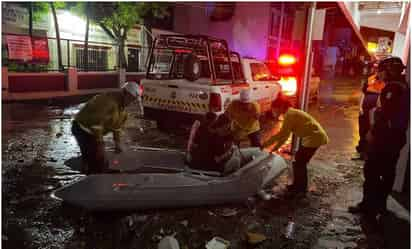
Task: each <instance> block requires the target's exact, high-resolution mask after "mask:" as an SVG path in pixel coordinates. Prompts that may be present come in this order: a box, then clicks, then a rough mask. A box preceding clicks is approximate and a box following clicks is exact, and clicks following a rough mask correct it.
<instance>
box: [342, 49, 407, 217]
mask: <svg viewBox="0 0 412 249" xmlns="http://www.w3.org/2000/svg"><path fill="white" fill-rule="evenodd" d="M404 68H405V66H404V65H403V63H402V60H401V59H400V58H399V57H390V58H386V59H384V60H382V61H381V62H379V65H378V77H379V79H382V80H383V81H384V82H385V87H384V88H383V89H382V91H381V94H380V95H379V99H378V105H377V108H376V110H375V111H374V112H372V114H373V115H372V116H371V121H373V123H372V124H371V125H372V126H371V129H370V131H369V132H368V135H367V139H368V153H367V159H366V161H365V165H364V168H363V173H364V178H365V182H364V184H363V199H362V201H361V202H360V203H358V204H357V205H356V206H351V207H349V209H348V210H349V212H351V213H361V214H365V217H366V218H369V219H370V220H371V221H376V217H377V215H379V214H381V215H382V214H385V213H386V212H387V209H386V201H387V198H388V196H389V194H390V193H391V191H392V187H393V183H394V181H395V172H396V164H397V161H398V157H399V153H400V150H401V149H402V147H403V146H404V145H405V143H406V130H407V128H408V123H409V98H410V97H409V89H408V87H407V85H406V82H405V78H404V76H403V75H402V72H403V70H404Z"/></svg>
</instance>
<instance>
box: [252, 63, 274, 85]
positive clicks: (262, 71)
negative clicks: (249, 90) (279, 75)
mask: <svg viewBox="0 0 412 249" xmlns="http://www.w3.org/2000/svg"><path fill="white" fill-rule="evenodd" d="M250 69H251V71H252V79H253V81H264V80H271V79H272V78H273V77H272V75H271V73H270V71H269V69H268V68H267V66H266V65H265V64H263V63H250Z"/></svg>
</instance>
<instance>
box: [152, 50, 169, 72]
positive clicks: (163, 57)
mask: <svg viewBox="0 0 412 249" xmlns="http://www.w3.org/2000/svg"><path fill="white" fill-rule="evenodd" d="M172 60H173V51H171V50H167V49H154V50H153V54H152V61H151V64H150V68H149V73H150V74H153V75H155V77H156V78H161V77H162V76H161V75H162V74H169V72H170V68H171V65H172ZM157 75H158V76H157Z"/></svg>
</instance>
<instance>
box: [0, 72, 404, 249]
mask: <svg viewBox="0 0 412 249" xmlns="http://www.w3.org/2000/svg"><path fill="white" fill-rule="evenodd" d="M359 88H360V83H359V80H327V81H324V82H322V84H321V90H320V92H321V97H320V99H319V100H318V102H317V103H313V104H311V105H310V111H309V112H310V113H311V114H312V115H313V116H314V117H316V118H317V119H318V120H319V122H320V123H321V124H322V125H323V127H325V129H326V131H327V132H328V135H329V138H330V143H329V144H328V145H326V146H324V147H321V148H320V149H319V150H318V152H317V153H316V154H315V156H314V158H313V159H312V161H311V162H310V166H309V175H310V180H309V183H310V185H309V193H308V194H307V196H306V197H305V198H303V199H285V198H283V197H282V194H281V193H282V191H283V189H284V187H285V185H286V184H287V182H288V174H287V172H285V173H284V174H283V175H282V176H281V177H280V178H279V179H278V181H277V182H276V183H275V186H274V198H273V199H271V200H269V201H262V200H259V199H258V198H253V199H250V200H249V201H248V202H247V203H243V204H238V205H225V206H208V207H199V208H183V209H168V210H149V211H144V212H140V211H139V212H128V213H88V212H86V211H84V210H81V209H78V208H74V207H69V206H66V205H62V203H61V201H58V200H56V199H53V198H52V197H51V193H52V192H53V190H55V189H57V188H59V187H61V186H63V185H65V184H68V183H71V182H73V181H76V180H78V179H79V178H80V177H82V176H83V175H82V174H80V173H79V161H78V157H79V156H80V151H79V148H78V146H77V144H76V141H75V139H74V137H73V136H72V134H71V120H72V117H73V115H74V114H75V113H76V112H77V111H78V110H79V106H80V105H79V104H75V105H60V106H58V105H41V104H3V105H2V114H3V115H2V204H3V205H2V217H3V219H2V228H3V229H2V244H3V248H10V249H13V248H68V249H69V248H70V249H71V248H73V249H74V248H99V249H106V248H157V245H158V242H159V241H160V239H161V238H162V237H164V236H166V235H174V236H175V238H176V239H177V240H178V242H179V245H180V248H182V249H184V248H185V249H194V248H205V244H206V243H207V242H208V241H210V240H211V239H212V238H213V237H215V236H218V237H221V238H223V239H225V240H227V241H229V242H230V248H272V249H273V248H287V249H292V248H294V249H295V248H301V249H308V248H317V249H321V248H325V249H326V248H327V249H329V248H342V249H344V248H360V249H361V248H362V249H363V248H364V249H366V248H400V249H402V248H409V245H410V238H409V231H410V230H409V212H406V213H402V211H400V213H401V214H403V216H402V215H401V217H398V216H395V215H392V216H389V217H388V218H387V219H384V220H383V222H384V223H385V226H384V229H383V231H382V230H379V229H377V228H374V227H370V226H368V224H365V223H364V222H363V221H362V220H361V219H360V218H359V217H358V216H354V215H352V214H350V213H348V212H347V211H346V210H347V206H349V205H353V204H355V203H356V202H358V201H359V200H360V198H361V184H362V166H363V162H362V161H354V160H351V158H352V156H353V153H354V151H355V146H356V144H357V140H358V135H357V122H358V121H357V117H358V101H359V95H360V91H359V90H360V89H359ZM131 113H135V112H134V110H133V108H131ZM270 124H271V123H270V122H268V123H265V124H264V125H263V126H264V127H265V130H266V136H267V135H269V134H271V133H273V129H271V128H270V127H271V125H270ZM139 128H143V132H141V131H139ZM187 133H188V127H183V128H181V129H180V130H179V131H160V130H158V129H157V128H156V126H155V125H154V124H153V122H150V121H148V120H145V121H144V120H137V119H136V118H135V116H134V115H133V114H132V115H130V118H129V120H128V121H127V124H126V129H125V134H124V142H125V147H128V146H129V147H130V146H148V147H161V148H169V149H179V150H183V149H184V148H185V146H186V140H187ZM105 139H106V141H107V143H106V146H107V147H108V148H110V147H112V144H111V141H112V139H111V137H110V136H108V137H106V138H105ZM171 198H173V197H172V196H171ZM389 206H390V208H391V209H392V208H393V209H394V210H395V209H396V210H398V209H399V207H397V206H396V205H395V204H393V205H389ZM229 211H230V212H229ZM396 214H399V212H396ZM290 220H293V221H294V223H295V229H294V231H293V236H292V238H291V239H288V238H285V236H284V233H285V231H286V227H287V224H288V221H290ZM394 229H397V230H394ZM393 231H398V232H397V233H395V234H394V232H393ZM248 232H249V233H250V232H252V233H258V234H261V235H264V236H265V240H263V241H262V242H261V243H259V244H254V245H251V244H250V243H248V241H247V238H246V234H247V233H248ZM394 236H395V237H394Z"/></svg>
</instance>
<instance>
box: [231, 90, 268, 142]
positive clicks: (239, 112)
mask: <svg viewBox="0 0 412 249" xmlns="http://www.w3.org/2000/svg"><path fill="white" fill-rule="evenodd" d="M225 115H226V116H227V117H228V118H229V119H230V120H231V122H232V131H233V133H234V137H235V140H236V141H237V143H240V141H241V140H243V139H246V138H248V139H249V141H250V144H251V146H253V147H260V145H261V143H260V123H259V117H260V107H259V104H258V103H257V102H255V101H252V98H251V92H250V89H242V90H241V91H240V99H239V100H234V101H232V102H231V103H230V104H229V106H228V107H227V109H226V112H225Z"/></svg>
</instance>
